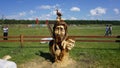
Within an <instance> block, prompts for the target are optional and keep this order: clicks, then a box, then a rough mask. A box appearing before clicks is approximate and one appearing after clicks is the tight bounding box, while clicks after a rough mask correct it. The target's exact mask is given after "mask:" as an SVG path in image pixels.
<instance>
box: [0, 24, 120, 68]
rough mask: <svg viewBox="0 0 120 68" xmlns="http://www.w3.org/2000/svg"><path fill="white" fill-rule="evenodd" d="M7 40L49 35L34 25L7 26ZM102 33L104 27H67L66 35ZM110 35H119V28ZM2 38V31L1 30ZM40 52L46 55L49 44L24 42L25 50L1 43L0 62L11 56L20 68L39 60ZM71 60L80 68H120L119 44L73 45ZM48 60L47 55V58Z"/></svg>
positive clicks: (81, 43)
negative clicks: (24, 36) (25, 36)
mask: <svg viewBox="0 0 120 68" xmlns="http://www.w3.org/2000/svg"><path fill="white" fill-rule="evenodd" d="M8 26H9V36H13V35H15V36H16V35H17V36H19V35H20V34H23V35H42V36H45V35H47V36H48V35H50V33H49V30H48V28H47V27H42V26H39V25H37V26H36V27H35V26H33V27H28V25H8ZM104 33H105V25H79V26H69V28H68V34H69V35H81V36H86V35H100V36H103V35H104ZM112 33H113V35H120V26H114V25H113V31H112ZM0 36H2V30H0ZM41 52H43V53H49V48H48V43H45V44H41V43H39V42H37V43H35V42H27V43H26V42H25V43H24V48H20V43H19V42H17V43H10V42H9V43H5V42H0V58H2V57H3V56H4V55H10V56H12V59H10V60H12V61H14V62H16V63H17V65H20V64H22V63H25V62H29V61H31V60H33V59H35V58H37V59H40V58H42V56H41V55H40V54H41ZM70 56H71V58H72V59H74V60H76V61H77V63H78V64H79V65H80V68H120V43H110V42H108V43H107V42H106V43H103V42H76V43H75V47H74V48H73V49H72V50H71V51H70ZM46 57H47V58H49V57H48V55H47V56H46Z"/></svg>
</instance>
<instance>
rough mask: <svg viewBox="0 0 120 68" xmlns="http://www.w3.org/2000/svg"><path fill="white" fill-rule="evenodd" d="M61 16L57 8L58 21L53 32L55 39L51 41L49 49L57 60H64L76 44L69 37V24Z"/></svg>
mask: <svg viewBox="0 0 120 68" xmlns="http://www.w3.org/2000/svg"><path fill="white" fill-rule="evenodd" d="M61 16H62V14H61V13H60V12H58V10H57V21H56V23H55V24H54V26H53V32H52V35H53V40H51V41H50V42H49V50H50V53H51V55H52V56H53V58H54V60H55V62H60V61H63V60H64V59H65V57H66V56H68V55H69V51H70V50H71V49H72V48H73V47H74V44H75V41H74V40H73V39H70V38H68V32H67V31H68V30H67V29H68V26H67V24H66V23H65V22H64V21H63V20H62V19H61Z"/></svg>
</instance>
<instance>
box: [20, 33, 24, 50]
mask: <svg viewBox="0 0 120 68" xmlns="http://www.w3.org/2000/svg"><path fill="white" fill-rule="evenodd" d="M20 45H21V48H23V35H22V34H21V35H20Z"/></svg>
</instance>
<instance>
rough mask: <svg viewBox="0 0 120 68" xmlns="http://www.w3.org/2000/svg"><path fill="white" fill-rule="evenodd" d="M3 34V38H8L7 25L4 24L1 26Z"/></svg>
mask: <svg viewBox="0 0 120 68" xmlns="http://www.w3.org/2000/svg"><path fill="white" fill-rule="evenodd" d="M3 36H4V38H3V39H4V40H8V38H7V36H8V26H4V27H3Z"/></svg>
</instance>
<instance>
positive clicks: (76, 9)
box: [70, 7, 80, 11]
mask: <svg viewBox="0 0 120 68" xmlns="http://www.w3.org/2000/svg"><path fill="white" fill-rule="evenodd" d="M70 11H80V8H78V7H72V8H71V9H70Z"/></svg>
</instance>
